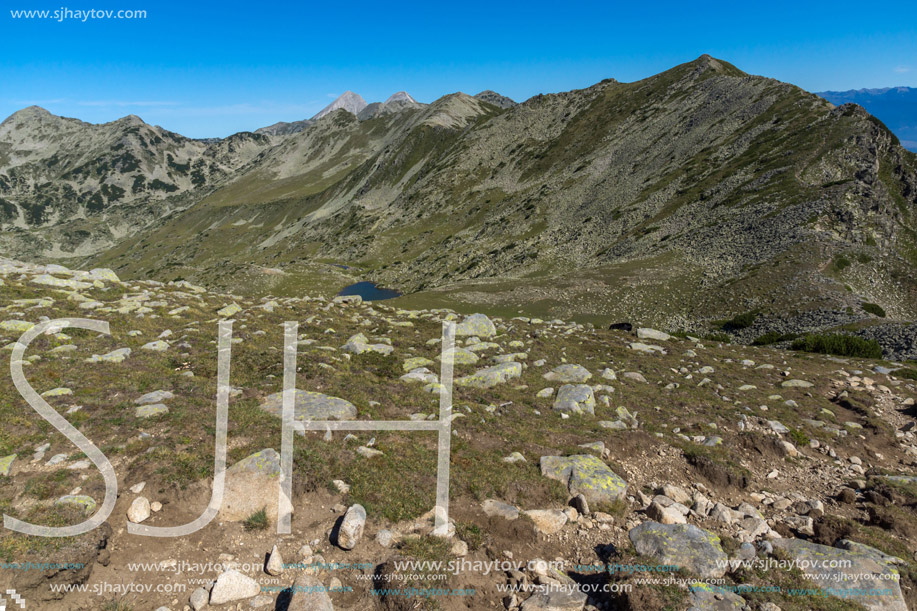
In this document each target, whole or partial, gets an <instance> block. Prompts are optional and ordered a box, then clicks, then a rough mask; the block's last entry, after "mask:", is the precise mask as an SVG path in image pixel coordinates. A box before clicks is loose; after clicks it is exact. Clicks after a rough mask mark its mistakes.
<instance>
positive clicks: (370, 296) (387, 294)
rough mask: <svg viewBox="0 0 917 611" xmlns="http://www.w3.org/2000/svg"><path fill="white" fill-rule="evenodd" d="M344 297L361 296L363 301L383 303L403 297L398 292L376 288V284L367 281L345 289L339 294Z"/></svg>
mask: <svg viewBox="0 0 917 611" xmlns="http://www.w3.org/2000/svg"><path fill="white" fill-rule="evenodd" d="M342 295H359V296H360V297H362V298H363V301H382V300H383V299H394V298H395V297H401V293H399V292H398V291H395V290H392V289H384V288H381V287H378V286H376V284H375V283H374V282H367V281H363V282H357V283H356V284H351V285H350V286H348V287H345V288H344V289H343V290H341V292H340V293H338V296H342Z"/></svg>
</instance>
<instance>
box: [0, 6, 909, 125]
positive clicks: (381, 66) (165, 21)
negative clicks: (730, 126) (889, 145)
mask: <svg viewBox="0 0 917 611" xmlns="http://www.w3.org/2000/svg"><path fill="white" fill-rule="evenodd" d="M3 5H4V6H3V9H2V10H3V12H2V13H0V118H2V117H6V116H8V115H9V114H12V113H13V112H15V111H16V110H18V109H20V108H22V107H24V106H27V105H30V104H39V105H41V106H44V107H45V108H47V109H48V110H50V111H51V112H54V113H56V114H62V115H66V116H74V117H78V118H80V119H83V120H86V121H91V122H103V121H110V120H113V119H115V118H118V117H120V116H123V115H126V114H136V115H139V116H141V117H142V118H143V119H144V120H146V121H147V122H149V123H155V124H158V125H162V126H163V127H166V128H167V129H171V130H173V131H177V132H179V133H182V134H185V135H188V136H193V137H206V136H225V135H228V134H230V133H233V132H236V131H241V130H250V129H255V128H257V127H261V126H264V125H268V124H270V123H274V122H276V121H281V120H283V121H293V120H297V119H303V118H307V117H310V116H312V115H313V114H314V113H315V112H316V111H318V110H319V109H321V108H322V107H323V106H325V105H326V104H327V103H328V102H329V101H330V100H331V99H333V98H334V97H335V96H336V95H337V94H340V93H342V92H343V91H345V90H347V89H352V90H354V91H356V92H357V93H359V94H361V95H362V96H363V97H364V98H366V99H367V101H370V102H371V101H376V100H382V99H384V98H386V97H388V95H390V94H391V93H393V92H395V91H398V90H402V89H404V90H407V91H408V92H410V93H411V94H412V95H414V97H415V98H417V99H418V100H420V101H422V102H430V101H432V100H434V99H436V98H438V97H439V96H441V95H444V94H447V93H451V92H455V91H464V92H466V93H470V94H474V93H477V92H478V91H480V90H482V89H494V90H497V91H499V92H500V93H503V94H505V95H509V96H510V97H512V98H514V99H516V100H524V99H526V98H528V97H530V96H532V95H535V94H537V93H550V92H556V91H564V90H568V89H574V88H580V87H586V86H589V85H591V84H593V83H595V82H597V81H599V80H602V79H603V78H608V77H613V78H616V79H618V80H620V81H633V80H638V79H641V78H644V77H646V76H649V75H651V74H655V73H657V72H660V71H663V70H665V69H667V68H670V67H672V66H674V65H676V64H679V63H682V62H685V61H690V60H692V59H694V58H696V57H697V56H698V55H700V54H702V53H710V54H711V55H713V56H715V57H718V58H721V59H725V60H727V61H729V62H732V63H733V64H735V65H736V66H738V67H739V68H741V69H743V70H745V71H746V72H750V73H753V74H761V75H766V76H770V77H774V78H777V79H780V80H784V81H789V82H791V83H795V84H797V85H799V86H801V87H803V88H805V89H808V90H810V91H819V90H824V89H852V88H860V87H886V86H892V85H907V86H917V2H914V1H913V0H911V1H908V2H903V1H902V2H866V3H864V2H862V1H860V2H847V1H843V0H842V1H836V2H810V1H807V0H795V1H793V2H782V1H778V2H747V3H746V2H742V1H741V0H734V1H731V2H720V3H696V2H632V1H631V2H617V1H615V0H611V1H606V2H540V1H530V2H528V3H520V2H496V1H493V0H491V1H489V2H477V1H473V0H469V1H465V2H435V1H428V2H424V3H411V2H378V1H373V2H365V3H364V2H359V1H348V2H340V3H337V2H328V1H327V0H326V1H324V2H321V3H319V2H304V1H298V2H251V3H239V2H233V1H226V2H219V3H216V2H211V3H208V2H203V1H197V0H185V1H184V2H152V1H150V0H118V1H117V2H111V1H109V0H59V2H58V3H57V4H53V3H51V2H44V1H35V0H6V1H5V2H3ZM61 7H67V8H69V9H70V10H72V11H75V10H78V9H80V10H82V9H90V8H95V9H110V10H118V9H135V10H146V11H147V18H146V19H142V20H123V19H122V20H113V19H89V20H87V21H86V22H82V21H80V20H78V19H67V20H66V21H64V22H58V21H55V20H53V19H47V20H45V19H13V17H12V16H11V14H10V11H11V10H19V9H48V10H51V11H53V10H56V9H60V8H61Z"/></svg>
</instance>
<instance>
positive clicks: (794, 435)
mask: <svg viewBox="0 0 917 611" xmlns="http://www.w3.org/2000/svg"><path fill="white" fill-rule="evenodd" d="M789 438H790V439H792V440H793V443H795V444H796V445H797V446H799V447H803V446H807V445H809V441H810V439H809V436H808V435H806V434H805V433H803V432H802V431H800V430H799V429H790V432H789Z"/></svg>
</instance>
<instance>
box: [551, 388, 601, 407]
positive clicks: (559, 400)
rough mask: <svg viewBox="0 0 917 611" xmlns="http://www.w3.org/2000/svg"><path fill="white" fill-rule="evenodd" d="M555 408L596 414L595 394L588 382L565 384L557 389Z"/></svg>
mask: <svg viewBox="0 0 917 611" xmlns="http://www.w3.org/2000/svg"><path fill="white" fill-rule="evenodd" d="M554 409H555V410H556V411H559V412H572V413H574V414H595V395H594V394H593V392H592V387H591V386H588V385H586V384H564V385H563V386H561V387H560V390H558V391H557V397H555V399H554Z"/></svg>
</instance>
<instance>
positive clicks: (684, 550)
mask: <svg viewBox="0 0 917 611" xmlns="http://www.w3.org/2000/svg"><path fill="white" fill-rule="evenodd" d="M628 536H629V537H630V541H631V543H633V544H634V548H635V549H636V550H637V553H638V554H640V555H641V556H649V557H651V558H654V559H656V560H657V561H659V563H660V564H664V565H673V566H677V567H680V568H683V569H685V570H687V571H689V572H691V573H694V574H695V575H697V576H698V577H704V578H720V577H722V576H723V575H725V574H726V569H727V565H728V559H729V557H728V556H727V555H726V553H725V552H724V551H723V548H722V547H721V546H720V538H719V537H718V536H716V535H715V534H713V533H712V532H710V531H707V530H704V529H702V528H698V527H697V526H694V525H693V524H660V523H659V522H644V523H643V524H641V525H640V526H637V527H635V528H632V529H631V530H630V532H629V533H628Z"/></svg>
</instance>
